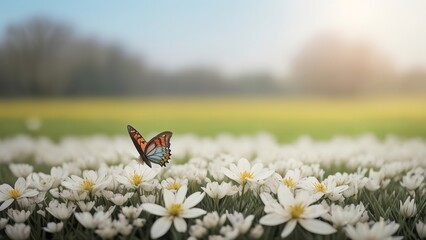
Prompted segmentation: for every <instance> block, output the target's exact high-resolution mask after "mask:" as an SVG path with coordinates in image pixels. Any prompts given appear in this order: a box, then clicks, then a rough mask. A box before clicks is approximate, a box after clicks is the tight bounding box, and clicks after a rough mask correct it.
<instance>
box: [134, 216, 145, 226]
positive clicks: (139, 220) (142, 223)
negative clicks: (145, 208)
mask: <svg viewBox="0 0 426 240" xmlns="http://www.w3.org/2000/svg"><path fill="white" fill-rule="evenodd" d="M145 223H146V220H145V219H143V218H136V219H134V220H133V222H132V224H133V226H135V227H139V228H141V227H143V226H145Z"/></svg>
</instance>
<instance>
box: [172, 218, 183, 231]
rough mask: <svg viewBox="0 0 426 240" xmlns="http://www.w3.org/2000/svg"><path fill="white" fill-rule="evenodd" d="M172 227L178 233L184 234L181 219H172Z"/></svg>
mask: <svg viewBox="0 0 426 240" xmlns="http://www.w3.org/2000/svg"><path fill="white" fill-rule="evenodd" d="M173 225H174V226H175V228H176V231H178V232H186V222H185V220H183V218H181V217H175V218H174V219H173Z"/></svg>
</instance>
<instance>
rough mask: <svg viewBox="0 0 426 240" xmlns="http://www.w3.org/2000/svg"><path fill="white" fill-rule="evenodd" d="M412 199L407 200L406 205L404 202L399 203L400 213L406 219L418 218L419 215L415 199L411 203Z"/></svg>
mask: <svg viewBox="0 0 426 240" xmlns="http://www.w3.org/2000/svg"><path fill="white" fill-rule="evenodd" d="M410 199H411V198H410V197H408V198H407V200H405V202H404V204H402V201H399V212H400V213H401V215H402V216H404V217H405V218H411V217H414V216H416V213H417V205H416V203H415V202H414V199H412V200H411V201H410Z"/></svg>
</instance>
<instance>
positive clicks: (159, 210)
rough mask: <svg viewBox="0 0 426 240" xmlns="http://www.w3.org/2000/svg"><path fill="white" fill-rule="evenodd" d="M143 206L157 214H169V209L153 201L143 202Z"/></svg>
mask: <svg viewBox="0 0 426 240" xmlns="http://www.w3.org/2000/svg"><path fill="white" fill-rule="evenodd" d="M142 208H143V210H145V211H147V212H149V213H151V214H154V215H157V216H166V215H168V214H169V212H168V211H167V209H165V208H164V207H163V206H160V205H157V204H153V203H143V204H142Z"/></svg>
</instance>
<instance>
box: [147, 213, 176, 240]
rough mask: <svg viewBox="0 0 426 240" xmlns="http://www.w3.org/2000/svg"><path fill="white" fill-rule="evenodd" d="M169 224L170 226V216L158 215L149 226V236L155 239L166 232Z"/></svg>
mask: <svg viewBox="0 0 426 240" xmlns="http://www.w3.org/2000/svg"><path fill="white" fill-rule="evenodd" d="M170 226H172V218H170V217H160V218H159V219H157V221H155V222H154V224H152V227H151V238H153V239H157V238H159V237H161V236H163V235H164V234H166V233H167V232H168V231H169V229H170Z"/></svg>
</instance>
